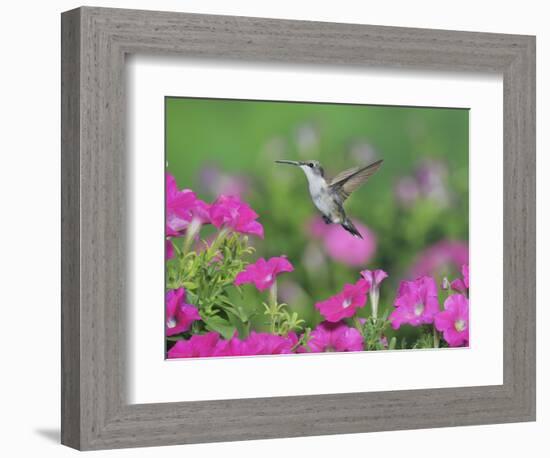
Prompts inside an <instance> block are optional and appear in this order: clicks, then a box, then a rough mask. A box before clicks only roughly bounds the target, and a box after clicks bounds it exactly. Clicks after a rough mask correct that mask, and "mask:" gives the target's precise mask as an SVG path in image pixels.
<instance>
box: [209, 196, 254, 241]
mask: <svg viewBox="0 0 550 458" xmlns="http://www.w3.org/2000/svg"><path fill="white" fill-rule="evenodd" d="M257 218H258V214H257V213H256V212H255V211H254V210H252V209H251V208H250V207H249V206H248V204H246V203H245V202H243V201H241V200H240V199H239V198H238V197H235V196H226V195H223V194H222V195H221V196H219V197H218V198H217V199H216V201H215V202H214V203H213V204H212V205H211V206H210V220H211V222H212V224H213V225H214V226H216V227H217V228H221V227H222V226H225V227H228V228H230V229H232V230H234V231H236V232H240V233H241V234H252V235H257V236H258V237H261V238H263V236H264V228H263V226H262V225H261V224H260V223H259V222H258V221H256V219H257Z"/></svg>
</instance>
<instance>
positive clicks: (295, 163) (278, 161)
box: [275, 159, 302, 166]
mask: <svg viewBox="0 0 550 458" xmlns="http://www.w3.org/2000/svg"><path fill="white" fill-rule="evenodd" d="M275 162H277V164H290V165H298V166H300V165H302V163H301V162H298V161H287V160H284V159H280V160H276V161H275Z"/></svg>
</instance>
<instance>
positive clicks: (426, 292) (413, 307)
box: [389, 277, 439, 329]
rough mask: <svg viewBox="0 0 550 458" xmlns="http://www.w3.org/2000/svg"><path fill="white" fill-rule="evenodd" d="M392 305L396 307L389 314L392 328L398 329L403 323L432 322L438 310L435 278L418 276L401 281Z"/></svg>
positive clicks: (417, 324) (416, 324)
mask: <svg viewBox="0 0 550 458" xmlns="http://www.w3.org/2000/svg"><path fill="white" fill-rule="evenodd" d="M394 306H395V307H396V308H395V310H394V311H393V312H392V313H391V315H390V316H389V320H390V321H391V324H392V327H393V329H399V328H400V327H401V325H403V324H410V325H412V326H420V325H422V324H429V323H433V320H434V317H435V315H436V314H437V313H438V312H439V302H438V297H437V284H436V282H435V280H434V279H433V278H432V277H420V278H418V279H416V280H414V281H402V282H401V283H400V285H399V290H398V292H397V298H396V299H395V302H394Z"/></svg>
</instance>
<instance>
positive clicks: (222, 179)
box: [199, 165, 250, 198]
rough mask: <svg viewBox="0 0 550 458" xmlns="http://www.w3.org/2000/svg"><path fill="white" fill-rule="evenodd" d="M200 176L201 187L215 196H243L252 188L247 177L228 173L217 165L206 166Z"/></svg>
mask: <svg viewBox="0 0 550 458" xmlns="http://www.w3.org/2000/svg"><path fill="white" fill-rule="evenodd" d="M199 176H200V182H201V185H202V186H201V187H202V188H203V189H205V190H207V191H208V192H209V193H210V194H213V195H215V196H218V195H220V194H226V195H231V196H236V197H239V198H241V197H242V196H243V195H245V194H246V193H247V192H248V190H249V189H250V183H249V182H248V179H247V178H246V177H244V176H240V175H229V174H226V173H224V172H222V171H221V170H220V169H219V168H218V167H216V166H215V165H212V166H207V167H204V168H203V169H202V170H201V171H200V174H199Z"/></svg>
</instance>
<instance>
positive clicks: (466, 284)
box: [451, 264, 470, 294]
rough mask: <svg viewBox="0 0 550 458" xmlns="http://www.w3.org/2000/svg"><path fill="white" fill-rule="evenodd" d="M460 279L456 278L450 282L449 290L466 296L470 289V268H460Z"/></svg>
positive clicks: (465, 266) (464, 266)
mask: <svg viewBox="0 0 550 458" xmlns="http://www.w3.org/2000/svg"><path fill="white" fill-rule="evenodd" d="M462 277H463V278H457V279H456V280H453V281H452V282H451V288H452V289H454V290H455V291H457V292H459V293H462V294H466V292H467V291H468V288H470V267H469V266H468V264H464V265H463V266H462Z"/></svg>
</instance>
